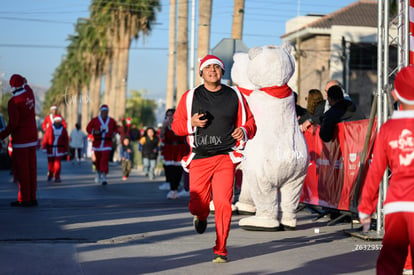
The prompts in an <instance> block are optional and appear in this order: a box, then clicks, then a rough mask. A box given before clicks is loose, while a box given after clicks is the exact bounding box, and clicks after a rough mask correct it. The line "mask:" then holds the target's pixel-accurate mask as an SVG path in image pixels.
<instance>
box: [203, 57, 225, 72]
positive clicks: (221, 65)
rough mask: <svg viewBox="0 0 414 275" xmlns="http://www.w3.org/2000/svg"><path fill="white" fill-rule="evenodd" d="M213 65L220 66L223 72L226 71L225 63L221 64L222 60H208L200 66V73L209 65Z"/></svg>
mask: <svg viewBox="0 0 414 275" xmlns="http://www.w3.org/2000/svg"><path fill="white" fill-rule="evenodd" d="M211 64H217V65H219V66H220V67H221V68H222V69H223V70H224V64H223V63H221V61H220V60H218V59H217V58H210V59H208V60H206V61H204V62H203V64H201V65H200V72H201V71H202V70H203V69H204V68H205V67H207V66H208V65H211Z"/></svg>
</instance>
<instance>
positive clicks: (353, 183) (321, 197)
mask: <svg viewBox="0 0 414 275" xmlns="http://www.w3.org/2000/svg"><path fill="white" fill-rule="evenodd" d="M368 123H369V120H368V119H365V120H359V121H350V122H342V123H339V124H338V127H337V130H336V133H335V135H334V136H335V137H334V139H333V140H332V141H331V142H326V143H325V142H323V141H322V140H321V139H320V137H319V130H320V127H319V126H312V127H310V128H309V129H308V130H307V131H306V132H305V133H304V135H305V139H306V142H307V144H308V150H309V154H310V164H309V168H308V174H307V176H306V178H305V182H304V185H303V191H302V196H301V202H303V203H306V204H312V205H318V206H324V207H328V208H334V209H338V210H351V211H356V209H354V208H355V206H352V204H351V202H352V200H353V199H354V195H356V196H358V199H359V194H360V190H361V188H362V184H361V186H357V177H358V173H359V169H360V167H361V165H360V159H361V157H362V151H363V148H364V143H365V137H366V133H367V129H368ZM375 124H376V123H374V126H373V127H372V129H373V130H372V132H371V140H370V143H369V147H368V148H369V150H368V153H367V156H371V154H372V143H373V141H374V139H375V134H376V130H375V129H376V126H375ZM368 162H369V159H368V160H367V161H366V163H365V165H364V166H363V173H362V179H363V178H364V176H365V175H366V172H367V169H368Z"/></svg>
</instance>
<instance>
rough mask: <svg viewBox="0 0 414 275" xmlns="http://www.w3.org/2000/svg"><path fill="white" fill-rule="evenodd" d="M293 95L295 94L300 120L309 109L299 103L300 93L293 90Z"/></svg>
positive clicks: (297, 113) (296, 108)
mask: <svg viewBox="0 0 414 275" xmlns="http://www.w3.org/2000/svg"><path fill="white" fill-rule="evenodd" d="M293 95H294V96H295V110H296V115H297V117H298V121H300V119H302V117H303V116H305V115H306V113H307V111H306V109H305V108H303V107H302V106H300V105H299V104H298V94H297V93H296V92H293Z"/></svg>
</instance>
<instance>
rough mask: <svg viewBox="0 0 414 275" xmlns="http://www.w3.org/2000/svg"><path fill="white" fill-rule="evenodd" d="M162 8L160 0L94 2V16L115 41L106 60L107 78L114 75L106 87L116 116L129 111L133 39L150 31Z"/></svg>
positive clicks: (97, 0)
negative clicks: (129, 67)
mask: <svg viewBox="0 0 414 275" xmlns="http://www.w3.org/2000/svg"><path fill="white" fill-rule="evenodd" d="M159 9H160V3H159V0H138V1H137V0H119V1H101V0H93V1H92V4H91V11H92V19H93V20H94V21H95V22H99V24H101V27H102V26H105V28H104V29H106V30H107V31H106V37H107V39H108V41H110V42H111V43H112V44H111V45H110V46H111V50H110V52H108V55H107V56H106V57H107V59H106V63H105V66H106V69H105V78H107V77H108V78H109V77H110V79H108V83H105V86H106V88H107V87H109V90H106V91H105V93H107V95H105V97H106V99H107V100H108V102H106V103H107V104H108V105H109V106H110V108H111V109H112V110H113V112H112V116H114V117H115V118H116V119H118V118H120V117H121V116H123V115H124V114H125V104H126V103H125V102H126V92H127V91H126V84H127V80H128V57H129V49H130V45H131V42H132V40H133V39H136V38H138V36H139V34H143V35H148V34H149V32H150V30H151V25H152V23H153V22H154V21H155V12H156V11H157V10H159ZM105 80H107V79H105ZM106 84H108V85H106ZM115 106H116V108H115Z"/></svg>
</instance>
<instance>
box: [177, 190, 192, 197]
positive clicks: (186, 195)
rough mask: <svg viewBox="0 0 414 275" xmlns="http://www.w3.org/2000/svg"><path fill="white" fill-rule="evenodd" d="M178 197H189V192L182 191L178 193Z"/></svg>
mask: <svg viewBox="0 0 414 275" xmlns="http://www.w3.org/2000/svg"><path fill="white" fill-rule="evenodd" d="M178 196H180V197H189V196H190V192H189V191H185V190H184V189H183V190H181V191H180V192H178Z"/></svg>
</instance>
